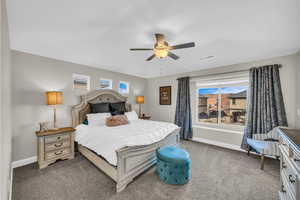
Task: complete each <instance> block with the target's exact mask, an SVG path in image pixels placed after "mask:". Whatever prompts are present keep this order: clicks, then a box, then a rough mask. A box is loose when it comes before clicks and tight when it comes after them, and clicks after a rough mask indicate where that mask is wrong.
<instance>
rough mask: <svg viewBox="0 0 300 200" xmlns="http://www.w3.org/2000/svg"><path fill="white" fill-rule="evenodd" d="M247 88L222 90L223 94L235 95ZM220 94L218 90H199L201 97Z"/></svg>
mask: <svg viewBox="0 0 300 200" xmlns="http://www.w3.org/2000/svg"><path fill="white" fill-rule="evenodd" d="M247 88H248V87H247V86H237V87H224V88H220V90H221V94H235V93H239V92H242V91H245V90H247ZM217 93H218V88H203V89H199V94H200V95H205V94H217Z"/></svg>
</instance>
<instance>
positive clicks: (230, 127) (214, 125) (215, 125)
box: [195, 80, 249, 131]
mask: <svg viewBox="0 0 300 200" xmlns="http://www.w3.org/2000/svg"><path fill="white" fill-rule="evenodd" d="M234 86H247V87H248V88H249V81H248V80H245V81H242V82H241V81H237V82H236V83H234V82H230V83H222V84H215V85H213V84H199V85H197V86H196V99H195V101H196V104H195V105H196V106H195V107H196V109H195V111H196V112H195V119H196V120H195V125H197V126H204V127H209V128H218V129H226V130H234V131H243V130H244V128H245V125H239V124H225V123H222V122H221V112H218V120H217V121H218V122H217V123H210V122H200V121H199V116H198V115H199V114H198V112H199V107H198V105H199V92H198V91H199V89H206V88H218V91H220V88H224V87H234ZM248 92H249V90H247V97H248ZM221 99H222V97H221V94H220V93H218V111H220V110H221V104H222V102H221ZM247 101H248V100H247V98H246V102H247ZM246 110H247V103H246Z"/></svg>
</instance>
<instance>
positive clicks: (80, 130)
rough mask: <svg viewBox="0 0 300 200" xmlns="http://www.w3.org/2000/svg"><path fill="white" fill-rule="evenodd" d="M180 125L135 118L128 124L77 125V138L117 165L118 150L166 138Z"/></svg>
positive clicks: (82, 143)
mask: <svg viewBox="0 0 300 200" xmlns="http://www.w3.org/2000/svg"><path fill="white" fill-rule="evenodd" d="M177 128H178V126H177V125H175V124H172V123H167V122H157V121H150V120H134V121H131V122H130V123H129V124H127V125H122V126H116V127H107V126H96V127H93V126H87V125H83V124H81V125H79V126H77V127H76V135H75V140H76V141H77V142H78V143H79V144H81V145H83V146H85V147H87V148H89V149H91V150H93V151H94V152H96V153H97V154H98V155H101V156H102V157H103V158H105V159H106V160H107V161H108V162H109V163H110V164H112V165H114V166H117V154H116V151H117V150H118V149H120V148H122V147H126V146H138V145H148V144H153V143H155V142H158V141H160V140H162V139H164V138H165V137H166V136H167V135H169V134H170V133H171V132H172V131H174V130H175V129H177Z"/></svg>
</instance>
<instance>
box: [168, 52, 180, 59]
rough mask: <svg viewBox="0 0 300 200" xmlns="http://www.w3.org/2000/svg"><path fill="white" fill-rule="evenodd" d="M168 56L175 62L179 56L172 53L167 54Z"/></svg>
mask: <svg viewBox="0 0 300 200" xmlns="http://www.w3.org/2000/svg"><path fill="white" fill-rule="evenodd" d="M168 56H169V57H171V58H173V59H174V60H177V59H178V58H179V56H177V55H176V54H174V53H172V52H170V51H169V52H168Z"/></svg>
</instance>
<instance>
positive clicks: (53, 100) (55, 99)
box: [46, 91, 62, 130]
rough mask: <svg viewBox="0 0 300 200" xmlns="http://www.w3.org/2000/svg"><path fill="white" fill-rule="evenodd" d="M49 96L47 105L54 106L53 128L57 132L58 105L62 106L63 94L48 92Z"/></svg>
mask: <svg viewBox="0 0 300 200" xmlns="http://www.w3.org/2000/svg"><path fill="white" fill-rule="evenodd" d="M46 96H47V105H51V106H53V110H54V121H53V127H54V130H57V129H58V127H57V124H56V105H59V104H62V92H58V91H49V92H46Z"/></svg>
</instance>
